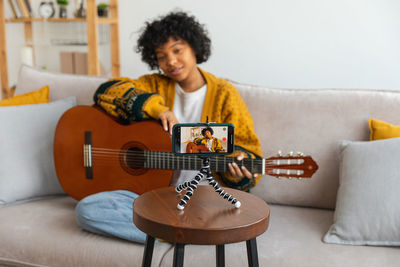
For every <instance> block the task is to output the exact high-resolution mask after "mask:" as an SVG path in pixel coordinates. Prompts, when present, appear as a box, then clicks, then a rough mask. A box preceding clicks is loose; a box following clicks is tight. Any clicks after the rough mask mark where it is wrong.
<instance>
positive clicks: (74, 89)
mask: <svg viewBox="0 0 400 267" xmlns="http://www.w3.org/2000/svg"><path fill="white" fill-rule="evenodd" d="M106 80H107V78H105V77H98V76H88V75H75V74H63V73H55V72H48V71H43V70H38V69H35V68H32V67H29V66H27V65H22V67H21V69H20V71H19V75H18V82H17V88H16V89H15V94H17V95H18V94H23V93H27V92H31V91H33V90H36V89H37V88H41V87H43V86H45V85H49V87H50V101H54V100H58V99H63V98H65V97H68V96H75V97H76V99H77V103H78V105H92V104H93V103H94V102H93V94H94V91H95V90H96V89H97V87H98V86H99V85H100V84H101V83H103V82H104V81H106Z"/></svg>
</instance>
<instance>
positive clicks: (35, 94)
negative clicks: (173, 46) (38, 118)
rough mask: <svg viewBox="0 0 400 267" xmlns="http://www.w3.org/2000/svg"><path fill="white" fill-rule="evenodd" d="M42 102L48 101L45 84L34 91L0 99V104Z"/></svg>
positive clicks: (14, 104) (47, 88) (15, 104)
mask: <svg viewBox="0 0 400 267" xmlns="http://www.w3.org/2000/svg"><path fill="white" fill-rule="evenodd" d="M42 103H49V86H47V85H46V86H43V87H42V88H40V89H39V90H36V91H32V92H29V93H26V94H22V95H17V96H14V97H11V98H7V99H4V100H1V101H0V106H17V105H29V104H42Z"/></svg>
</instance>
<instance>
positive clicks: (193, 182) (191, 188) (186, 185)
mask: <svg viewBox="0 0 400 267" xmlns="http://www.w3.org/2000/svg"><path fill="white" fill-rule="evenodd" d="M203 177H204V174H203V173H202V172H199V173H198V174H197V175H196V176H195V177H194V178H193V179H192V180H191V181H190V182H185V183H183V184H182V185H178V186H177V187H176V188H175V191H176V192H178V193H180V192H182V190H183V189H187V191H186V194H185V195H184V196H183V198H182V199H181V201H180V202H179V203H178V205H177V206H176V207H177V208H178V209H179V210H183V209H184V208H185V205H186V204H187V202H188V201H189V200H190V197H191V196H192V195H193V193H194V190H195V189H196V188H197V185H198V184H199V182H200V181H201V179H202V178H203Z"/></svg>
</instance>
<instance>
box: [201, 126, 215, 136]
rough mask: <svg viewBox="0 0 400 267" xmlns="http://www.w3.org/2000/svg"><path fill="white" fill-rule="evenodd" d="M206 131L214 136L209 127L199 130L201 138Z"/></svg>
mask: <svg viewBox="0 0 400 267" xmlns="http://www.w3.org/2000/svg"><path fill="white" fill-rule="evenodd" d="M207 131H209V132H210V134H211V135H213V134H214V130H213V129H212V128H211V127H207V128H204V129H203V130H201V134H202V135H203V136H206V132H207Z"/></svg>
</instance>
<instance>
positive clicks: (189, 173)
mask: <svg viewBox="0 0 400 267" xmlns="http://www.w3.org/2000/svg"><path fill="white" fill-rule="evenodd" d="M206 93H207V84H205V85H204V86H203V87H201V88H200V89H198V90H196V91H194V92H190V93H186V92H185V91H183V89H182V88H181V87H180V86H179V84H178V83H177V84H176V90H175V100H174V109H173V112H174V114H175V116H176V118H177V119H178V121H179V122H180V123H199V122H201V112H202V111H203V106H204V100H205V98H206ZM198 172H199V171H193V170H181V171H179V170H176V171H174V176H173V178H172V181H171V185H178V184H181V183H184V182H186V181H189V180H191V179H193V178H194V177H195V176H196V174H197V173H198ZM202 184H204V182H202Z"/></svg>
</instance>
